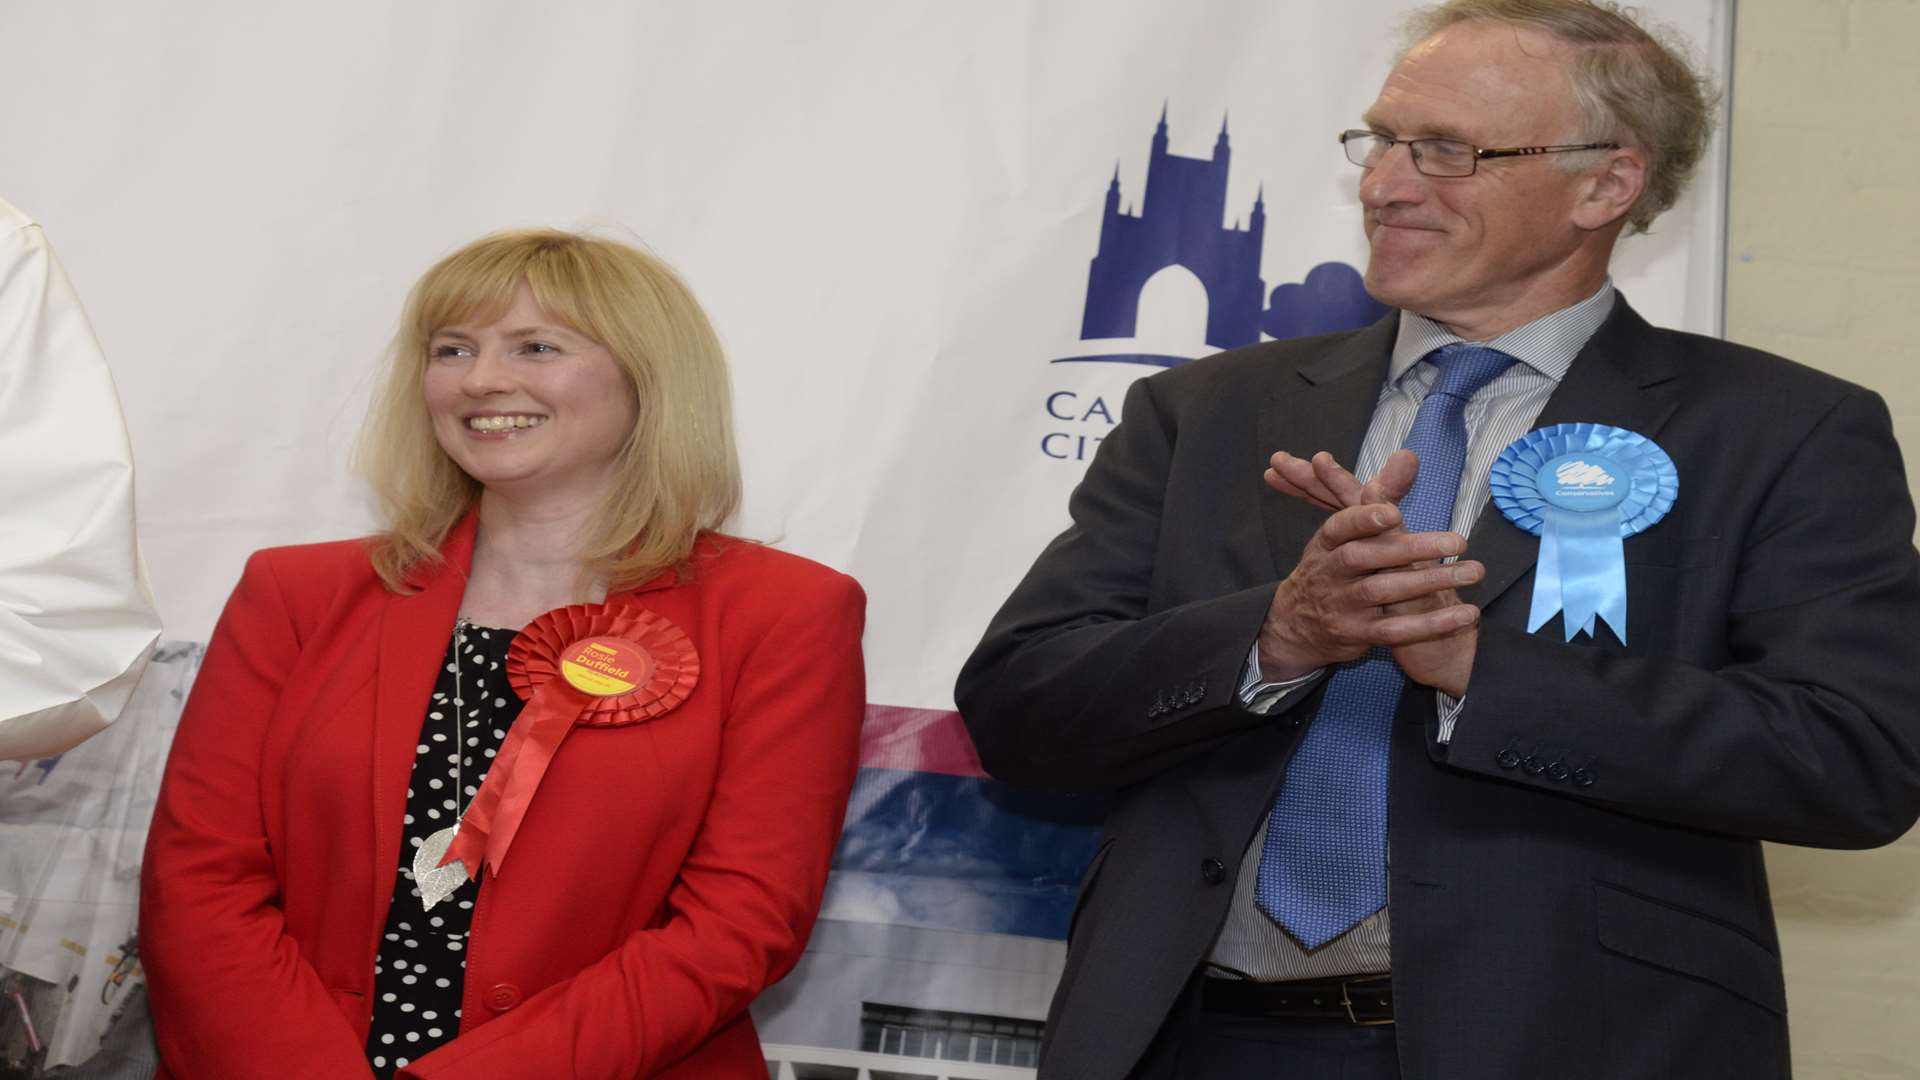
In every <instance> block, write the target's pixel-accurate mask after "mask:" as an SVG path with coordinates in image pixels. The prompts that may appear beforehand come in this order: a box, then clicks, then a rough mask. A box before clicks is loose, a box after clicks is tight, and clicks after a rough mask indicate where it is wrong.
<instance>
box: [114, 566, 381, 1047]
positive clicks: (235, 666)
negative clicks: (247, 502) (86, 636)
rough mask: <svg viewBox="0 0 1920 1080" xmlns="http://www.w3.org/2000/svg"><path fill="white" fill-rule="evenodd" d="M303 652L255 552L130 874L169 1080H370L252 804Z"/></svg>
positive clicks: (212, 649) (184, 721)
mask: <svg viewBox="0 0 1920 1080" xmlns="http://www.w3.org/2000/svg"><path fill="white" fill-rule="evenodd" d="M299 652H300V642H299V640H298V637H297V634H296V633H295V629H294V626H293V623H292V620H291V618H290V617H289V612H288V610H287V607H286V603H285V601H284V599H283V595H282V593H281V590H280V587H279V584H278V583H277V581H276V580H275V578H274V573H273V570H272V567H271V565H270V564H269V562H268V559H267V556H266V555H265V554H256V555H254V556H253V557H252V558H251V559H249V560H248V561H247V567H246V570H245V572H244V573H243V574H242V576H241V579H240V584H239V586H238V587H237V588H235V590H234V592H233V596H232V598H231V599H229V600H228V601H227V607H226V610H225V611H224V612H223V613H222V614H221V616H220V622H219V624H218V625H217V626H216V627H215V628H214V632H213V640H212V641H211V642H210V643H209V644H208V646H207V657H206V661H205V662H204V664H203V665H202V666H201V669H200V674H199V677H198V678H197V679H196V681H195V683H194V688H193V694H192V696H191V697H190V698H189V699H188V702H187V707H186V711H185V712H184V713H183V714H182V716H181V719H180V727H179V731H178V734H177V735H176V736H175V738H174V743H173V750H172V753H171V756H170V757H169V758H168V760H167V771H166V776H165V778H164V779H163V780H162V782H161V785H160V797H159V802H158V804H157V806H156V807H155V810H154V817H153V825H152V828H151V830H150V832H149V833H148V836H147V852H146V860H145V863H144V865H143V866H142V867H141V875H140V960H141V962H142V964H144V965H145V967H146V971H147V979H148V985H149V987H150V993H151V1000H152V1005H153V1017H154V1029H155V1032H156V1033H157V1035H158V1038H159V1044H160V1057H161V1060H162V1061H163V1062H164V1063H165V1065H166V1067H167V1069H168V1070H169V1071H170V1072H172V1073H173V1074H174V1075H176V1076H183V1077H203V1076H207V1077H211V1076H218V1077H223V1078H232V1080H243V1078H246V1077H261V1078H265V1077H315V1078H320V1077H329V1078H332V1077H355V1076H371V1075H372V1070H371V1068H370V1067H369V1066H368V1064H367V1059H366V1056H365V1053H364V1051H363V1050H362V1048H361V1045H360V1040H359V1038H358V1037H357V1036H356V1035H355V1033H354V1032H353V1029H352V1028H351V1027H350V1026H349V1025H348V1023H347V1020H346V1018H345V1016H344V1014H342V1012H341V1011H340V1009H339V1008H338V1007H337V1006H336V1005H335V1004H334V1003H333V1001H332V999H331V997H330V995H329V994H328V992H327V989H326V987H325V986H323V985H322V984H321V981H320V977H319V976H318V975H317V974H316V973H315V972H314V969H313V967H312V965H311V964H309V963H308V961H307V959H306V958H305V957H304V956H302V955H301V952H300V946H299V943H298V942H296V941H294V939H292V938H291V937H289V936H287V933H286V919H285V916H284V914H283V912H282V909H281V906H280V885H279V880H278V876H277V874H276V872H275V868H274V855H273V852H272V851H271V850H270V849H269V846H268V843H267V830H266V823H265V818H264V816H263V813H262V804H261V798H260V763H261V749H262V745H263V742H264V739H265V736H266V731H267V721H268V718H269V717H270V716H271V715H272V714H273V712H274V706H275V703H276V702H277V701H278V699H279V695H280V690H281V686H282V684H283V680H284V679H285V677H286V675H287V673H288V671H289V670H290V669H291V668H292V666H293V664H294V662H295V660H296V659H297V658H298V656H299Z"/></svg>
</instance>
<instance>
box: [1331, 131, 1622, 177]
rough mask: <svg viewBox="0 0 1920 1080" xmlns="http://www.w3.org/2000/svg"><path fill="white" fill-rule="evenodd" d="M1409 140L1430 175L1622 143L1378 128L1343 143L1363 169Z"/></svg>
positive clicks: (1346, 135)
mask: <svg viewBox="0 0 1920 1080" xmlns="http://www.w3.org/2000/svg"><path fill="white" fill-rule="evenodd" d="M1402 142H1403V143H1406V144H1407V152H1408V153H1411V154H1412V155H1413V167H1414V168H1416V169H1418V170H1420V172H1421V173H1422V174H1424V175H1426V176H1472V175H1473V173H1474V170H1476V169H1478V168H1479V167H1480V162H1481V161H1483V160H1485V159H1487V158H1503V157H1532V156H1533V155H1535V154H1565V153H1570V152H1572V151H1575V150H1618V149H1620V144H1619V143H1610V142H1592V143H1580V144H1578V145H1574V146H1502V147H1498V148H1493V149H1489V148H1485V147H1479V146H1470V145H1468V144H1466V143H1463V142H1460V141H1458V140H1455V139H1396V138H1394V137H1392V136H1390V135H1382V134H1380V133H1379V132H1377V131H1361V130H1357V129H1356V130H1352V131H1343V132H1341V133H1340V145H1341V146H1343V147H1345V148H1346V151H1347V160H1348V161H1351V162H1353V163H1354V164H1355V165H1358V166H1360V167H1361V168H1363V169H1371V168H1373V167H1374V166H1376V165H1378V164H1380V162H1381V160H1382V159H1383V158H1385V157H1386V156H1387V151H1389V150H1391V149H1393V145H1394V144H1395V143H1402Z"/></svg>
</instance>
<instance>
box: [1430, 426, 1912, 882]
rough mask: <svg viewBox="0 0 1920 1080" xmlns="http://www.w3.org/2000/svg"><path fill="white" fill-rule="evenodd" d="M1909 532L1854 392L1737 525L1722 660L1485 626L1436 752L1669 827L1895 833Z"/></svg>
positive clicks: (1864, 842)
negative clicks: (1457, 709) (1632, 651)
mask: <svg viewBox="0 0 1920 1080" xmlns="http://www.w3.org/2000/svg"><path fill="white" fill-rule="evenodd" d="M1913 528H1914V515H1913V508H1912V504H1911V502H1910V500H1909V497H1908V492H1907V489H1906V471H1905V469H1904V468H1903V466H1902V464H1901V460H1900V452H1899V448H1898V447H1897V446H1896V445H1895V443H1894V439H1893V431H1892V426H1891V422H1890V420H1889V418H1888V416H1887V412H1886V407H1885V406H1884V405H1883V404H1882V403H1881V401H1880V399H1879V398H1878V397H1877V396H1875V395H1873V394H1871V393H1868V392H1866V391H1854V392H1852V393H1851V394H1849V395H1848V396H1846V397H1844V398H1842V399H1841V400H1840V401H1839V403H1838V404H1837V405H1836V406H1835V407H1834V408H1833V409H1831V410H1830V411H1829V412H1828V413H1827V414H1826V415H1825V416H1824V417H1823V418H1821V420H1820V421H1819V422H1818V423H1817V424H1816V425H1814V427H1813V428H1812V429H1811V431H1810V432H1809V434H1808V435H1807V436H1806V438H1805V440H1804V442H1803V444H1802V445H1801V446H1799V447H1797V448H1796V449H1795V450H1794V451H1793V452H1792V453H1791V455H1790V456H1789V457H1788V458H1787V461H1786V464H1785V466H1784V469H1783V470H1782V471H1781V472H1780V474H1779V475H1778V477H1777V478H1776V480H1775V482H1774V483H1773V484H1772V485H1771V487H1770V488H1769V490H1768V492H1767V495H1766V498H1765V499H1764V500H1763V502H1762V504H1761V505H1760V506H1759V508H1758V510H1757V512H1756V514H1755V516H1754V518H1753V520H1752V521H1751V522H1750V523H1748V524H1747V525H1746V527H1745V528H1744V529H1743V530H1742V529H1739V528H1738V523H1729V532H1730V534H1734V535H1744V536H1745V538H1746V540H1745V543H1744V548H1743V550H1741V551H1739V552H1738V554H1737V558H1738V560H1739V564H1738V568H1737V575H1736V577H1735V581H1734V586H1733V591H1732V596H1731V603H1730V604H1729V605H1728V606H1727V608H1726V610H1725V612H1724V615H1725V620H1726V623H1725V638H1726V653H1725V662H1724V663H1723V664H1718V665H1715V666H1712V667H1707V666H1698V665H1694V664H1688V663H1682V662H1679V661H1677V660H1674V659H1670V658H1665V657H1657V656H1626V655H1621V654H1619V653H1616V652H1611V651H1609V650H1605V649H1597V648H1571V647H1568V646H1566V645H1565V644H1562V643H1561V642H1559V641H1558V640H1557V639H1556V640H1549V638H1548V637H1547V636H1545V635H1529V634H1526V633H1524V632H1522V631H1521V630H1519V629H1518V628H1514V627H1504V626H1497V625H1492V624H1486V625H1483V628H1482V630H1481V638H1480V646H1479V650H1478V653H1477V655H1476V656H1475V660H1474V668H1473V673H1472V676H1471V678H1470V681H1469V687H1468V693H1467V698H1466V702H1465V705H1464V707H1463V710H1462V713H1461V716H1460V719H1459V723H1458V725H1457V726H1456V727H1455V728H1454V731H1453V737H1452V741H1451V743H1450V745H1449V746H1447V747H1445V748H1438V747H1436V748H1434V752H1435V753H1436V755H1439V754H1444V757H1445V760H1446V762H1447V763H1448V764H1449V765H1451V766H1453V767H1456V768H1460V769H1465V770H1469V771H1472V772H1475V773H1482V774H1486V775H1490V776H1497V777H1499V778H1501V779H1504V780H1510V781H1513V782H1517V783H1522V784H1528V785H1533V786H1537V787H1544V788H1548V789H1551V790H1554V791H1558V792H1563V793H1566V794H1569V795H1572V796H1575V797H1580V798H1585V799H1591V800H1593V801H1596V802H1600V803H1603V804H1606V805H1609V806H1611V807H1614V808H1617V809H1620V810H1623V811H1626V812H1629V813H1633V814H1637V815H1641V816H1645V817H1649V818H1654V819H1657V820H1661V821H1667V822H1671V823H1674V824H1678V825H1684V826H1689V827H1693V828H1699V829H1707V830H1712V831H1716V832H1723V833H1729V834H1733V835H1739V836H1747V837H1754V838H1758V839H1764V840H1774V841H1780V842H1783V843H1793V844H1808V845H1815V846H1821V847H1845V848H1854V847H1870V846H1875V845H1879V844H1885V843H1889V842H1891V841H1893V840H1895V839H1897V838H1898V837H1899V836H1900V835H1901V834H1902V833H1904V832H1906V830H1907V829H1908V828H1909V827H1911V826H1912V824H1913V823H1914V821H1915V818H1916V816H1920V569H1917V567H1920V559H1916V555H1915V552H1914V548H1913V542H1912V537H1913ZM1736 530H1737V531H1736ZM1715 614H1716V616H1717V615H1718V614H1719V612H1716V613H1715Z"/></svg>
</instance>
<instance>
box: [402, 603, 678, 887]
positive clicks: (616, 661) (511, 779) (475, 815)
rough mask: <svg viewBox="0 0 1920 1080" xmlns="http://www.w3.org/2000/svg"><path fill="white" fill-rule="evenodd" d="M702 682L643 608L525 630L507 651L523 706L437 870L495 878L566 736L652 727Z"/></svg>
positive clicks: (593, 611)
mask: <svg viewBox="0 0 1920 1080" xmlns="http://www.w3.org/2000/svg"><path fill="white" fill-rule="evenodd" d="M699 681H700V657H699V655H698V654H697V653H696V652H695V651H694V648H693V642H692V641H690V640H688V638H687V635H686V634H685V633H684V632H682V631H681V629H680V628H679V627H677V626H675V625H674V624H673V623H672V622H670V621H668V620H667V619H666V618H664V617H662V616H660V615H657V614H655V613H653V612H651V611H647V610H645V609H644V608H640V607H637V606H634V605H631V604H624V603H619V604H575V605H573V606H571V607H563V608H556V609H554V610H552V611H549V612H547V613H546V614H545V615H542V616H540V617H539V618H537V619H535V620H533V621H532V622H530V623H528V624H527V625H526V626H525V627H524V628H523V629H521V631H520V633H519V636H518V637H516V638H515V639H514V642H513V646H512V647H511V648H509V649H508V650H507V682H508V684H509V685H511V686H512V687H513V691H514V693H516V694H518V695H520V697H521V699H522V700H524V701H525V702H526V703H527V704H526V706H525V707H524V708H523V709H521V710H520V716H519V718H518V719H516V720H515V721H514V722H513V730H511V731H509V732H508V733H507V737H506V741H504V742H503V743H501V745H500V752H499V754H497V755H495V757H494V759H493V766H492V767H491V768H489V769H488V770H487V779H486V781H485V782H484V783H482V784H481V785H480V790H479V791H478V792H476V793H475V794H474V796H473V803H472V805H470V806H469V807H467V812H466V813H465V814H464V815H463V816H462V817H461V819H460V829H459V831H458V832H457V833H455V834H454V837H453V841H452V843H450V844H449V845H448V846H447V850H446V854H445V855H443V856H441V857H440V858H439V859H438V861H437V862H436V863H435V866H436V867H445V866H448V864H451V863H455V862H458V863H459V864H460V865H461V866H462V867H464V869H465V871H466V874H467V876H468V877H473V876H478V875H479V873H480V867H481V866H482V865H483V864H484V865H485V866H486V867H487V869H488V870H490V871H492V872H493V873H495V874H498V873H499V872H500V863H501V861H502V860H504V859H505V858H506V856H507V849H508V847H510V846H511V845H512V844H513V836H514V833H516V832H517V831H519V828H520V821H521V819H522V818H524V817H525V816H526V813H527V807H528V806H529V805H530V804H531V803H532V802H533V796H534V793H535V792H536V791H538V790H539V787H540V781H541V779H542V778H543V777H544V776H546V773H547V766H548V765H550V764H552V762H553V755H554V753H555V752H556V751H558V750H559V749H560V742H561V740H562V739H565V738H566V736H567V733H568V732H569V731H572V730H573V729H574V727H575V726H576V725H577V726H584V727H618V726H620V725H623V724H638V723H640V722H642V721H644V720H651V719H653V718H655V717H657V716H661V715H664V714H665V713H667V712H670V711H671V710H672V709H674V708H675V707H676V706H678V705H679V704H680V703H681V702H683V701H685V700H687V698H688V696H689V695H691V694H692V693H693V688H694V686H695V684H697V683H698V682H699ZM462 880H465V879H464V878H463V879H462ZM455 887H458V886H457V883H456V885H455ZM447 891H448V892H451V891H452V889H448V890H447Z"/></svg>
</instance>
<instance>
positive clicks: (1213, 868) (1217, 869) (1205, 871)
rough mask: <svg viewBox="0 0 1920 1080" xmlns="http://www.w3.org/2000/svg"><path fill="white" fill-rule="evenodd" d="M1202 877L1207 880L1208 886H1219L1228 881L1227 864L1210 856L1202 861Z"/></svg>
mask: <svg viewBox="0 0 1920 1080" xmlns="http://www.w3.org/2000/svg"><path fill="white" fill-rule="evenodd" d="M1200 876H1201V877H1203V878H1206V879H1207V884H1209V885H1218V884H1220V883H1221V882H1223V881H1225V880H1227V864H1226V863H1223V862H1221V861H1220V860H1219V859H1216V858H1214V857H1213V856H1211V855H1209V856H1207V857H1206V858H1204V859H1201V860H1200Z"/></svg>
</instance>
